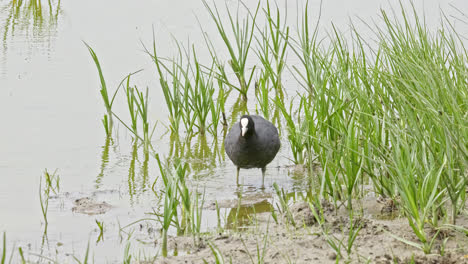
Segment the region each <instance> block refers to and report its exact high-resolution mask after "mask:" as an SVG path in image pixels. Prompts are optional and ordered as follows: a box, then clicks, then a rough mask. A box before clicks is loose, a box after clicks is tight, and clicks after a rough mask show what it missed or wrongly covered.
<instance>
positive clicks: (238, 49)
mask: <svg viewBox="0 0 468 264" xmlns="http://www.w3.org/2000/svg"><path fill="white" fill-rule="evenodd" d="M203 4H204V5H205V7H206V9H207V11H208V13H209V14H210V16H211V18H212V19H213V22H215V24H216V27H217V29H218V33H219V34H220V36H221V38H222V39H223V42H224V44H225V45H226V48H227V49H228V52H229V56H230V58H231V59H230V60H229V61H228V62H229V65H230V66H231V68H232V70H233V71H234V74H235V75H236V77H237V80H238V82H239V86H234V85H232V84H231V83H230V82H229V81H228V80H227V78H223V79H221V80H222V81H223V82H225V83H226V84H228V85H230V86H231V87H233V88H234V89H236V90H238V91H239V93H240V95H241V96H242V98H243V99H244V100H245V101H246V100H247V92H248V90H249V87H250V83H251V81H252V77H253V75H254V73H255V66H254V67H253V69H252V70H251V72H250V76H249V77H248V75H247V58H248V54H249V51H250V45H251V43H252V38H253V35H254V30H255V21H256V18H257V14H258V10H259V8H260V3H259V4H258V5H257V8H256V10H255V12H254V15H253V16H252V21H250V19H249V17H246V18H245V19H244V20H242V21H241V20H240V19H239V13H237V14H236V16H235V18H234V17H233V14H232V13H231V11H229V9H228V8H227V7H226V12H227V14H228V17H229V26H230V27H231V29H232V32H231V33H232V34H233V36H234V41H233V40H232V39H230V37H229V36H228V31H227V30H226V29H225V25H224V24H223V20H222V18H221V15H220V14H219V11H218V7H217V6H216V4H215V3H214V2H213V7H210V6H209V5H208V3H207V2H206V1H205V0H203ZM237 12H239V10H237ZM218 65H219V64H218ZM220 76H221V77H225V76H226V75H225V74H223V75H220Z"/></svg>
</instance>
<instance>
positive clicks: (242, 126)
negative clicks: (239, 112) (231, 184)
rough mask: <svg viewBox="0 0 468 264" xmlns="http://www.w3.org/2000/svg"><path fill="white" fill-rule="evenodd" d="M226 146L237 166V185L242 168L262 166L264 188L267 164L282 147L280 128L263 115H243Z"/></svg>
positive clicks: (229, 136)
mask: <svg viewBox="0 0 468 264" xmlns="http://www.w3.org/2000/svg"><path fill="white" fill-rule="evenodd" d="M224 148H225V150H226V154H227V155H228V157H229V158H230V159H231V161H232V162H233V163H234V165H236V166H237V175H236V182H237V185H239V170H240V169H241V168H242V169H251V168H260V169H262V188H263V187H264V182H265V170H266V165H267V164H268V163H270V162H271V161H272V160H273V159H274V158H275V156H276V153H278V150H279V148H280V140H279V136H278V129H277V128H276V127H275V126H274V125H273V124H272V123H271V122H270V121H267V120H265V119H264V118H263V117H261V116H258V115H250V116H249V115H243V116H242V117H241V119H240V121H239V122H237V123H235V124H234V126H233V127H232V128H231V130H230V131H229V133H228V134H227V135H226V138H225V140H224Z"/></svg>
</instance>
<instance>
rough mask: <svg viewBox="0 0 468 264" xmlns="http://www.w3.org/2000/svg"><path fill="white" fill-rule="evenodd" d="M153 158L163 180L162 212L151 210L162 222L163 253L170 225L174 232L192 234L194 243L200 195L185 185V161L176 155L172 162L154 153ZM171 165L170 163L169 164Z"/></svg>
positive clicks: (200, 212) (165, 248) (200, 208)
mask: <svg viewBox="0 0 468 264" xmlns="http://www.w3.org/2000/svg"><path fill="white" fill-rule="evenodd" d="M156 160H157V162H158V166H159V169H160V173H161V178H162V179H163V184H164V190H163V195H164V205H163V211H162V213H157V212H155V213H154V215H156V216H157V218H158V220H159V222H160V223H161V225H162V239H163V243H162V248H161V250H162V255H163V256H164V257H167V234H168V231H169V228H170V227H174V228H175V229H176V232H177V234H178V235H181V234H192V235H193V239H194V244H197V243H198V240H199V239H198V238H199V235H200V232H201V221H202V208H203V204H204V195H203V197H202V198H201V202H200V199H199V197H198V194H197V192H196V191H195V192H192V191H190V189H189V188H188V186H187V183H186V177H187V172H188V164H187V163H185V162H182V160H180V159H179V158H176V159H175V161H174V162H173V163H172V164H167V163H166V164H163V163H162V162H161V160H160V158H159V155H158V154H157V155H156ZM171 165H172V167H171Z"/></svg>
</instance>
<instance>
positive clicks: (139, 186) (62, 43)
mask: <svg viewBox="0 0 468 264" xmlns="http://www.w3.org/2000/svg"><path fill="white" fill-rule="evenodd" d="M26 2H28V1H26ZM42 2H43V7H44V9H43V12H42V13H41V15H40V16H39V17H36V18H35V17H34V16H31V14H30V13H28V12H27V11H25V10H24V9H23V12H19V13H14V12H13V8H12V7H11V3H9V2H8V1H3V2H1V3H0V36H2V38H1V45H0V49H1V52H0V120H1V122H2V126H1V128H0V177H1V184H0V210H1V212H0V216H1V221H0V232H2V231H6V232H7V241H8V245H9V246H8V248H9V249H11V248H12V245H13V244H15V245H16V246H22V247H23V248H25V249H28V252H29V253H35V254H39V255H46V256H51V257H52V256H55V255H59V256H60V258H63V259H67V257H69V256H67V255H66V254H76V255H77V256H83V255H84V252H85V250H86V244H87V243H88V241H90V243H91V248H92V250H93V252H94V254H95V259H96V260H97V261H98V262H99V263H101V261H99V260H105V261H108V262H113V261H116V260H120V259H121V258H122V257H121V255H122V254H123V248H124V246H125V244H124V243H120V238H119V233H118V231H116V230H118V224H119V223H120V225H122V226H124V225H126V224H129V223H131V222H133V221H136V220H138V219H141V218H143V217H145V214H144V213H145V212H148V211H150V209H149V208H151V207H152V206H155V204H157V201H156V198H155V197H154V195H153V194H152V192H151V191H149V189H150V187H151V184H152V183H153V182H154V180H155V179H156V177H157V175H158V170H157V166H156V163H155V160H154V158H153V157H151V156H150V157H145V155H144V154H143V152H142V151H141V149H136V150H135V148H134V146H133V145H132V144H131V135H130V134H128V133H127V132H126V130H125V129H118V136H117V137H116V138H115V140H113V141H107V140H106V138H105V135H104V129H103V127H102V125H101V121H100V119H101V118H102V114H103V112H104V107H103V104H102V101H101V98H100V95H99V80H98V75H97V71H96V69H95V66H94V63H93V61H92V59H91V57H90V56H89V53H88V51H87V50H86V47H85V45H84V44H83V41H85V42H87V43H88V44H90V45H91V46H92V47H93V48H94V50H95V51H96V53H97V54H98V56H99V59H100V61H101V64H102V67H103V70H104V74H105V78H106V81H107V82H108V86H109V87H111V88H112V89H113V88H114V87H116V86H117V84H118V83H119V82H120V80H121V79H122V77H123V76H124V75H126V74H128V73H129V72H133V71H136V70H138V69H144V71H143V72H141V73H139V74H138V76H137V77H136V78H135V79H134V81H135V84H137V85H139V86H140V87H146V86H148V87H149V88H150V93H151V96H150V112H151V120H152V121H153V122H155V121H156V120H157V121H159V124H158V126H157V129H156V131H157V132H156V135H155V136H154V142H153V144H154V145H155V146H157V149H158V152H160V153H161V155H163V156H164V155H167V153H168V152H169V138H168V136H167V135H166V136H164V134H165V132H166V129H165V128H164V126H163V125H162V124H161V122H162V123H166V124H167V122H166V120H167V111H166V107H165V103H164V101H163V97H162V94H161V92H160V90H159V87H158V84H157V83H158V82H157V79H156V78H155V73H154V67H153V65H152V62H151V60H150V59H149V57H148V56H147V55H146V54H144V52H143V46H142V43H144V44H146V45H149V44H150V41H151V38H152V30H153V27H154V31H155V33H156V37H157V39H158V44H159V50H160V51H159V52H160V54H167V56H170V55H172V54H173V52H174V50H173V43H172V41H171V35H174V36H175V37H176V38H177V39H179V40H184V39H187V38H189V39H190V41H191V42H194V43H196V44H197V45H198V46H199V47H203V43H204V42H203V39H202V37H201V35H200V34H199V32H200V29H199V25H198V22H197V19H196V17H198V19H199V21H200V24H201V25H203V30H204V31H206V32H209V33H210V34H211V36H212V39H213V41H214V43H215V45H217V44H219V45H217V46H216V47H219V50H220V52H223V51H224V46H222V44H221V43H220V40H219V39H217V37H218V36H217V35H216V32H215V28H214V27H213V25H212V23H211V21H209V20H208V19H209V18H208V16H207V15H206V11H205V10H204V7H203V5H202V3H201V2H200V1H188V0H179V1H172V2H171V4H167V3H168V2H167V1H162V0H153V1H144V2H139V3H138V4H135V3H133V2H130V1H108V0H105V1H90V0H85V1H78V2H77V1H61V2H57V1H52V12H51V13H49V12H48V4H47V2H46V1H42ZM312 2H313V3H312V9H311V10H312V12H314V13H315V14H317V13H318V9H319V8H318V7H319V1H312ZM324 2H325V3H324V4H323V7H322V17H321V19H322V20H321V21H322V22H321V25H323V28H324V29H325V30H326V29H329V28H330V27H329V25H330V22H333V23H334V24H335V25H336V26H337V28H340V29H342V31H343V32H346V31H347V30H348V27H347V24H348V22H349V17H352V18H354V17H356V16H359V17H361V18H363V19H364V20H366V21H367V20H368V21H370V19H371V18H374V19H377V15H378V13H379V8H380V7H383V8H388V3H387V1H374V0H366V1H359V2H356V1H354V2H352V3H351V1H347V2H345V3H344V4H343V3H342V1H337V0H336V1H324ZM348 2H349V3H348ZM415 2H416V4H415V5H416V8H417V10H423V9H424V10H425V13H426V16H427V17H428V18H430V19H428V21H427V23H428V25H429V26H430V27H435V26H437V25H438V19H435V18H438V17H440V16H439V9H438V6H440V7H441V8H442V9H443V10H444V11H445V12H446V13H447V14H448V16H449V17H451V16H454V17H455V18H461V19H464V20H465V21H466V19H465V18H464V17H463V16H462V15H461V14H459V13H458V11H456V10H455V9H454V8H452V7H450V6H449V4H447V3H443V4H442V3H439V1H435V0H433V1H424V4H423V1H415ZM59 3H60V4H59ZM226 3H227V5H228V6H229V7H230V8H235V7H236V2H235V1H226ZM450 4H452V5H454V6H456V7H457V8H459V9H460V10H461V11H465V12H468V4H467V3H466V2H465V1H462V0H459V1H452V2H450ZM279 6H280V7H282V6H284V5H279ZM45 7H47V8H45ZM46 9H47V11H46ZM287 10H288V19H289V21H290V24H291V25H293V24H294V22H295V16H294V14H295V12H296V2H295V1H289V2H288V6H287ZM15 14H16V15H15ZM455 25H456V26H457V28H459V29H460V30H459V32H460V33H461V34H464V33H466V32H468V31H467V29H468V27H466V25H464V23H463V22H462V21H458V22H455ZM363 28H365V27H363ZM464 35H465V36H466V34H464ZM199 55H201V56H202V57H203V56H207V55H208V53H207V51H206V50H204V49H203V48H202V49H201V51H200V53H199ZM251 56H252V57H253V56H254V54H253V53H252V54H251ZM290 57H293V56H292V54H290ZM292 60H294V59H292ZM285 83H286V84H289V86H287V87H288V89H289V92H290V94H293V93H294V91H295V90H296V89H298V85H297V84H295V82H294V80H292V79H286V80H285ZM251 90H253V89H251ZM233 93H234V92H233ZM253 101H254V100H251V102H249V109H250V110H251V111H252V112H253V111H254V110H255V105H254V104H253V103H252V102H253ZM230 103H231V104H232V103H233V102H230ZM116 107H117V108H116V112H121V113H126V108H125V107H126V106H125V104H124V102H123V100H121V98H118V99H117V102H116ZM124 115H125V114H124ZM283 139H284V136H283ZM207 141H208V143H207V146H208V149H213V148H212V147H211V144H213V143H212V142H213V140H212V139H208V140H207ZM221 142H222V138H219V142H218V143H219V144H220V143H221ZM197 146H200V145H199V144H198V145H197V142H194V143H193V144H192V148H193V149H196V148H197ZM289 158H291V155H290V152H289V148H288V145H287V141H285V140H283V144H282V148H281V152H280V153H279V154H278V156H277V158H276V159H275V160H274V161H273V162H272V163H271V164H270V165H269V166H268V170H267V177H266V179H265V185H266V187H267V188H266V190H261V189H260V188H259V187H260V181H261V176H260V175H261V172H260V171H259V170H243V171H241V181H242V180H243V184H244V186H243V189H242V193H243V194H244V195H247V196H248V195H250V196H254V197H257V198H258V199H260V200H258V201H257V202H258V203H260V204H261V208H262V209H264V208H267V207H268V206H267V204H270V203H272V199H273V197H274V194H273V193H274V191H273V189H272V187H271V186H272V184H273V183H274V182H276V183H278V184H279V186H281V187H282V188H284V189H285V190H287V191H300V190H302V189H303V188H304V181H305V180H304V179H303V178H301V177H300V176H299V177H297V176H291V175H293V172H292V170H291V169H290V167H288V166H286V165H290V164H291V162H290V161H289ZM191 162H197V164H200V167H199V168H200V170H199V171H198V172H197V177H196V178H194V179H192V183H193V184H194V185H197V186H199V188H200V190H201V189H203V190H204V191H205V193H206V201H207V203H210V202H212V201H214V200H218V201H225V200H232V199H237V197H238V193H239V190H238V189H237V187H236V185H235V181H234V177H235V168H234V166H233V165H232V164H231V162H230V161H228V160H226V157H225V156H224V153H221V156H219V157H218V161H215V162H214V163H212V162H210V161H209V159H199V160H196V159H192V160H191ZM210 164H211V165H210ZM203 165H205V166H203ZM46 168H47V169H48V170H49V171H54V170H55V169H57V174H58V175H60V180H61V181H60V187H61V193H60V194H59V195H58V196H56V197H53V198H51V201H50V207H49V213H48V219H49V225H48V235H47V240H46V242H45V243H43V239H42V234H43V227H44V225H43V218H42V213H41V209H40V203H39V179H40V177H41V176H42V173H43V171H44V169H46ZM264 196H266V197H267V198H265V200H262V197H264ZM81 197H94V198H95V199H96V200H98V201H106V202H107V203H109V204H111V205H112V206H113V208H112V209H111V210H110V211H109V212H107V213H106V214H104V215H95V216H88V215H83V214H78V213H72V210H71V209H72V207H73V201H74V200H75V199H78V198H81ZM254 200H255V199H254ZM223 210H225V212H223V213H224V214H227V215H229V208H228V207H226V208H225V209H223ZM247 211H248V210H246V214H247V213H248V212H247ZM96 219H97V220H99V221H104V222H105V224H106V229H107V231H106V232H105V240H104V242H100V243H98V244H96V243H94V241H95V240H96V239H97V234H98V232H97V230H96V228H97V225H96V224H95V220H96ZM228 219H229V218H228ZM204 223H205V224H204V228H205V229H206V228H213V227H215V226H216V213H215V212H214V210H210V209H207V210H206V213H204ZM225 224H226V225H227V226H229V221H228V222H227V223H225ZM136 233H137V235H141V237H142V238H144V235H143V234H144V232H143V231H141V233H140V234H139V233H138V232H136ZM158 235H159V234H157V233H156V234H154V236H155V237H156V238H157V237H158ZM144 239H149V238H148V237H146V238H144ZM44 245H45V246H44ZM137 245H138V246H137ZM134 246H135V247H137V248H136V249H133V250H134V252H138V251H139V248H140V249H144V248H147V250H149V251H151V250H153V251H154V247H153V246H151V245H147V246H144V245H143V244H135V245H134ZM56 251H57V252H58V253H57V254H56V253H55V252H56ZM116 253H118V254H116ZM79 258H80V257H79ZM31 259H36V257H34V256H31ZM39 259H40V257H37V260H39ZM68 260H70V261H71V259H68Z"/></svg>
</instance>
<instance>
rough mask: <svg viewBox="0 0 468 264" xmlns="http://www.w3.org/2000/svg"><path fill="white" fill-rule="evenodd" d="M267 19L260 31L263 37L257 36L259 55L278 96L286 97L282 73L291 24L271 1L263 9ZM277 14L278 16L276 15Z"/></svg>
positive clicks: (266, 75)
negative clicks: (282, 16)
mask: <svg viewBox="0 0 468 264" xmlns="http://www.w3.org/2000/svg"><path fill="white" fill-rule="evenodd" d="M263 11H264V14H265V17H266V19H267V25H266V26H265V28H264V30H263V31H261V32H260V34H261V38H256V39H257V43H258V46H259V50H258V51H257V56H258V58H259V59H260V61H261V63H262V65H263V68H264V69H263V71H264V75H265V77H266V78H268V79H269V80H270V81H271V83H272V86H273V87H274V88H275V91H276V96H278V97H279V98H281V99H282V100H283V99H284V92H283V84H282V78H281V76H282V73H283V71H284V69H285V67H286V51H287V48H288V45H289V44H288V41H289V26H286V19H287V17H286V14H285V17H284V19H283V21H282V18H281V13H280V9H279V7H278V6H276V12H275V10H272V8H270V1H267V6H266V8H265V9H263ZM275 15H276V16H275Z"/></svg>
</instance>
